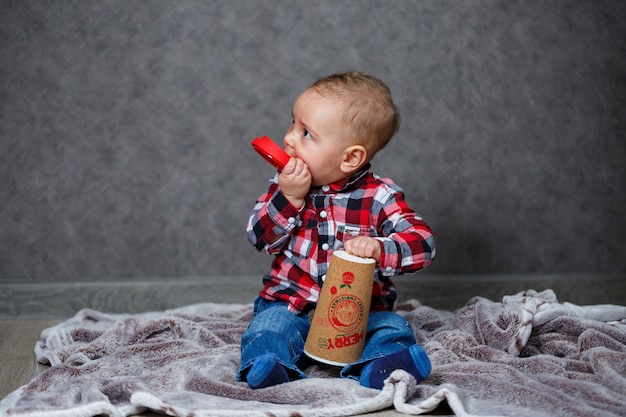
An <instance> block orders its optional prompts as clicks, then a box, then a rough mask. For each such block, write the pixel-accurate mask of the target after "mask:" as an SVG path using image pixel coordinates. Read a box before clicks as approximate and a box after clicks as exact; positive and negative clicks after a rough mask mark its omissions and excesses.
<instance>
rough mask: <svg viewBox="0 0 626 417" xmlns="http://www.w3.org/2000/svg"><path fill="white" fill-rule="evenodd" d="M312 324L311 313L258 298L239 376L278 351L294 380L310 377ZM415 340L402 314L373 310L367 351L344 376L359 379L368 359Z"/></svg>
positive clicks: (243, 345) (242, 377)
mask: <svg viewBox="0 0 626 417" xmlns="http://www.w3.org/2000/svg"><path fill="white" fill-rule="evenodd" d="M309 326H310V325H309V316H308V314H304V313H301V314H297V315H296V314H293V313H291V312H290V311H289V310H288V309H287V305H286V304H285V303H283V302H280V301H267V300H265V299H263V298H261V297H259V298H257V299H256V300H255V302H254V317H253V319H252V321H251V322H250V325H249V326H248V328H247V330H246V331H245V332H244V334H243V337H242V338H241V366H240V368H239V372H238V373H237V379H238V380H240V381H241V380H245V376H246V374H247V373H248V370H249V369H250V366H252V363H254V360H255V359H256V358H257V357H259V356H261V355H263V354H265V353H274V354H275V355H276V357H277V358H278V361H279V362H280V363H281V364H282V365H283V366H284V367H285V368H286V369H287V373H288V374H289V377H290V378H291V379H302V378H306V375H305V373H304V372H303V371H302V369H304V368H306V367H307V366H309V365H311V364H313V362H312V360H311V359H309V358H308V357H307V356H306V355H305V354H304V342H305V341H306V337H307V335H308V333H309ZM415 343H416V341H415V336H414V334H413V330H412V329H411V326H410V325H409V323H408V322H407V321H406V320H404V319H403V318H402V317H400V316H399V315H398V314H396V313H394V312H391V311H374V312H371V313H370V315H369V318H368V322H367V335H366V338H365V348H364V349H363V353H362V354H361V357H360V358H359V359H358V360H357V361H356V362H354V363H351V364H349V365H346V366H345V367H344V368H343V369H342V370H341V374H340V375H341V377H342V378H351V379H355V380H357V381H358V380H359V378H360V374H361V368H362V367H363V365H365V364H366V363H367V362H370V361H372V360H374V359H377V358H381V357H383V356H387V355H390V354H392V353H396V352H399V351H401V350H403V349H405V348H407V347H409V346H411V345H414V344H415Z"/></svg>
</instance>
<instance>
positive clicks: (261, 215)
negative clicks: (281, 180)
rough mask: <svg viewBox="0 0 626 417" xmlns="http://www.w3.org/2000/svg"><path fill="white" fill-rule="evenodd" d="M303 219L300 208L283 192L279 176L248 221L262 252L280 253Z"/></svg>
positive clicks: (250, 235) (250, 237)
mask: <svg viewBox="0 0 626 417" xmlns="http://www.w3.org/2000/svg"><path fill="white" fill-rule="evenodd" d="M299 221H300V210H299V209H297V208H296V207H294V206H293V205H292V204H291V203H290V202H289V200H287V197H285V196H284V195H283V193H282V192H281V191H280V189H279V188H278V183H277V177H276V176H275V177H274V178H272V179H271V180H270V186H269V188H268V190H267V192H265V193H264V194H262V195H261V196H260V197H259V198H258V200H257V202H256V204H255V205H254V208H253V209H252V211H251V212H250V216H249V218H248V223H247V224H246V233H247V236H248V240H249V241H250V243H251V244H252V245H253V246H254V247H255V248H256V249H257V250H258V251H265V252H267V253H269V254H272V255H273V254H276V253H278V252H280V250H281V249H282V247H283V246H284V245H285V243H286V242H287V241H288V240H289V236H290V235H291V233H292V232H293V230H294V229H295V228H296V227H297V225H298V223H299Z"/></svg>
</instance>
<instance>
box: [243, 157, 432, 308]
mask: <svg viewBox="0 0 626 417" xmlns="http://www.w3.org/2000/svg"><path fill="white" fill-rule="evenodd" d="M368 168H369V166H367V167H365V168H364V169H363V170H361V171H359V172H358V173H357V174H355V175H354V176H352V177H351V178H348V179H345V180H342V181H339V182H337V183H334V184H330V185H325V186H322V187H312V188H311V190H310V191H309V194H308V195H307V196H306V198H305V203H304V206H303V207H302V208H300V209H298V208H296V207H294V206H293V205H291V204H290V203H289V201H288V200H287V199H286V198H285V196H284V195H283V194H282V193H281V192H280V190H279V188H278V184H277V176H274V178H272V179H271V180H270V186H269V189H268V190H267V192H266V193H264V194H263V195H261V196H260V197H259V199H258V200H257V203H256V205H255V206H254V208H253V209H252V211H251V213H250V218H249V220H248V223H247V226H246V229H247V233H248V240H250V243H252V245H254V246H255V247H256V248H257V250H259V251H263V250H264V251H266V252H267V253H269V254H271V255H275V257H274V261H273V262H272V268H271V270H270V271H269V272H268V273H267V274H266V275H265V277H264V278H263V282H264V288H263V290H262V291H261V293H260V295H261V296H262V297H263V298H265V299H267V300H281V301H284V302H285V303H287V305H288V307H289V309H290V311H292V312H294V313H297V312H301V311H307V310H308V309H309V308H311V307H314V306H315V304H316V303H317V299H318V297H319V292H320V287H321V285H322V283H323V279H324V275H325V274H326V271H327V270H328V263H329V262H330V258H331V255H332V253H333V251H335V250H338V249H342V248H343V242H344V241H346V240H349V239H351V238H354V237H356V236H359V235H362V236H371V237H374V238H376V239H377V240H379V241H380V242H381V255H380V260H379V262H378V265H377V266H376V273H375V277H374V278H375V279H374V287H373V291H372V303H371V305H372V307H371V308H372V310H391V309H393V307H394V306H395V302H396V299H397V293H396V289H395V288H394V286H393V282H392V281H391V279H390V277H392V276H394V275H401V274H406V273H411V272H416V271H419V270H420V269H422V268H424V267H426V266H428V265H430V263H431V261H432V259H433V257H434V256H435V240H434V237H433V235H432V232H431V230H430V227H428V225H427V224H426V223H425V222H424V221H423V220H422V218H421V217H420V216H419V215H417V214H415V212H414V211H413V210H412V209H411V208H410V207H409V206H408V205H407V204H406V202H405V201H404V193H403V191H402V189H401V188H400V187H398V186H397V185H396V184H395V183H393V181H391V180H390V179H386V178H380V177H378V176H377V175H375V174H372V173H370V172H369V171H368Z"/></svg>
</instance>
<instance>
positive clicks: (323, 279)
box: [322, 274, 326, 282]
mask: <svg viewBox="0 0 626 417" xmlns="http://www.w3.org/2000/svg"><path fill="white" fill-rule="evenodd" d="M324 281H326V274H324V275H322V282H324Z"/></svg>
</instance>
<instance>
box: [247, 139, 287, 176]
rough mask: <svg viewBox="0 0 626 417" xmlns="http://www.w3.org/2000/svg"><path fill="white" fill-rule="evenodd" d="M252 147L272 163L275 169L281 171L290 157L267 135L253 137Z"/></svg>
mask: <svg viewBox="0 0 626 417" xmlns="http://www.w3.org/2000/svg"><path fill="white" fill-rule="evenodd" d="M252 147H253V148H254V150H255V151H257V152H258V153H259V155H261V156H262V157H263V158H265V160H266V161H267V162H269V163H270V164H272V165H273V166H274V167H275V168H276V169H277V170H279V171H281V170H282V169H283V168H284V167H285V165H287V162H289V159H290V158H291V157H290V156H289V154H287V152H285V151H283V150H282V148H281V147H280V146H278V145H277V144H276V143H274V141H272V140H271V139H270V138H268V137H267V136H263V137H262V138H254V140H253V141H252Z"/></svg>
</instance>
